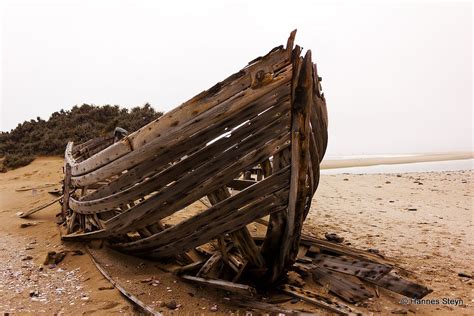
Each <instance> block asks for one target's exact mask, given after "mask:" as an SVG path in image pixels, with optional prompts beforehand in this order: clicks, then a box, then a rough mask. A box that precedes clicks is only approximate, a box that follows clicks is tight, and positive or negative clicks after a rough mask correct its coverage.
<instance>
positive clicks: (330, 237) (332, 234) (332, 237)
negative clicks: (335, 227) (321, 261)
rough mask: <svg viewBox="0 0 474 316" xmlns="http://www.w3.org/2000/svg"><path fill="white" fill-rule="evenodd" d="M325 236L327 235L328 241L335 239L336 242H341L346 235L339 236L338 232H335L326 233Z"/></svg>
mask: <svg viewBox="0 0 474 316" xmlns="http://www.w3.org/2000/svg"><path fill="white" fill-rule="evenodd" d="M324 237H326V239H327V240H328V241H333V242H336V243H341V242H343V241H344V237H341V236H339V235H338V234H335V233H325V234H324Z"/></svg>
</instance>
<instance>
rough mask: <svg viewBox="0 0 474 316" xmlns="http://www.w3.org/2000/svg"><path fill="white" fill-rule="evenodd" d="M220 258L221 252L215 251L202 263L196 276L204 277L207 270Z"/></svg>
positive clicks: (207, 272)
mask: <svg viewBox="0 0 474 316" xmlns="http://www.w3.org/2000/svg"><path fill="white" fill-rule="evenodd" d="M220 260H222V254H221V253H220V252H215V253H214V254H213V255H212V256H211V257H210V258H209V259H208V260H207V261H206V263H204V264H203V265H202V267H201V269H199V271H198V273H197V274H196V276H197V277H203V276H204V277H205V276H207V275H208V274H209V272H210V271H211V270H212V269H213V268H214V267H215V265H216V264H217V263H219V261H220Z"/></svg>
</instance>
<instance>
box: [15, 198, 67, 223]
mask: <svg viewBox="0 0 474 316" xmlns="http://www.w3.org/2000/svg"><path fill="white" fill-rule="evenodd" d="M62 198H63V196H62V195H61V196H59V197H58V198H56V199H54V200H51V201H49V202H46V203H44V204H41V205H39V206H36V207H34V208H32V209H30V210H28V211H26V212H21V213H19V215H18V217H20V218H25V217H28V216H30V215H32V214H34V213H36V212H38V211H41V210H43V209H45V208H47V207H48V206H51V205H53V204H54V203H57V202H59V201H61V199H62Z"/></svg>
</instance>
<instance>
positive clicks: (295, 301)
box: [290, 297, 300, 304]
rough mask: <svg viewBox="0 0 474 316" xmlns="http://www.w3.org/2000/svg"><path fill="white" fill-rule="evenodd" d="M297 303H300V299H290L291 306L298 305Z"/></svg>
mask: <svg viewBox="0 0 474 316" xmlns="http://www.w3.org/2000/svg"><path fill="white" fill-rule="evenodd" d="M299 301H300V299H299V298H296V297H295V298H292V299H291V301H290V303H291V304H296V303H298V302H299Z"/></svg>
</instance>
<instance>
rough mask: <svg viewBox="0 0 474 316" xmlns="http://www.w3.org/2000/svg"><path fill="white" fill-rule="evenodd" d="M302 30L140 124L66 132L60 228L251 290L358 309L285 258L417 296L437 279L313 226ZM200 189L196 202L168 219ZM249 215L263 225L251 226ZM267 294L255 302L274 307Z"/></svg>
mask: <svg viewBox="0 0 474 316" xmlns="http://www.w3.org/2000/svg"><path fill="white" fill-rule="evenodd" d="M295 33H296V31H293V32H292V33H291V35H290V37H289V38H288V41H287V44H286V46H285V47H284V46H283V45H282V46H278V47H275V48H274V49H272V50H271V51H270V52H269V53H268V54H266V55H265V56H263V57H259V58H256V59H254V60H252V61H251V62H250V63H249V64H248V65H247V66H246V67H245V68H243V69H242V70H240V71H238V72H236V73H235V74H233V75H231V76H229V77H228V78H226V79H225V80H223V81H221V82H219V83H217V84H216V85H214V86H213V87H211V88H210V89H209V90H206V91H204V92H202V93H200V94H198V95H197V96H195V97H193V98H192V99H190V100H189V101H187V102H185V103H183V104H182V105H180V106H178V107H176V108H175V109H173V110H172V111H170V112H168V113H166V114H164V115H163V116H162V117H160V118H158V119H157V120H155V121H153V122H151V123H149V124H148V125H146V126H143V127H142V128H140V129H139V130H137V131H135V132H133V133H130V134H129V133H128V132H127V131H125V130H123V129H120V128H118V129H116V132H115V134H114V135H113V136H110V137H101V138H96V139H91V140H89V141H87V142H85V143H83V144H74V143H72V142H70V143H68V145H67V148H66V151H65V164H64V171H65V176H64V183H63V193H62V194H63V195H62V196H61V197H60V198H58V199H57V200H55V201H58V200H61V202H62V212H61V218H62V221H61V225H62V227H63V231H64V232H63V235H62V238H63V239H64V240H72V241H77V240H79V241H87V240H96V239H99V240H103V241H105V242H106V244H107V245H108V246H109V247H112V248H113V249H116V250H118V251H121V252H124V253H127V254H131V255H135V256H141V257H146V258H151V259H158V260H167V261H171V262H174V263H176V266H177V268H176V273H178V274H180V275H181V276H182V277H183V278H184V279H187V280H189V281H191V282H197V283H200V284H206V285H210V286H215V287H218V288H223V289H225V290H228V291H231V292H235V293H239V294H243V295H255V293H256V292H257V290H260V289H268V288H275V287H278V288H279V289H280V291H283V292H284V293H286V294H288V295H293V296H296V297H298V298H301V299H303V300H305V301H307V302H310V303H313V304H316V305H317V306H319V307H323V308H326V309H329V310H330V311H333V312H336V313H340V314H350V313H352V312H353V311H352V309H351V307H348V306H346V305H344V304H342V303H339V302H337V301H335V300H334V299H332V298H330V297H328V296H325V295H323V294H321V293H315V292H311V291H309V290H305V289H303V288H302V287H298V286H297V285H298V284H296V285H295V284H294V283H293V284H287V283H286V282H287V272H288V271H290V270H292V271H297V272H298V273H299V274H300V275H302V276H307V275H312V277H313V279H314V280H315V282H317V283H319V284H321V285H323V286H325V287H327V288H328V289H329V291H330V292H331V293H333V294H335V295H336V296H338V297H340V298H342V299H344V300H345V301H346V302H349V303H357V302H360V301H363V300H365V299H367V298H370V297H373V293H374V292H373V291H372V290H370V289H369V288H370V287H374V286H375V287H377V286H378V287H384V288H387V289H389V290H391V291H393V292H396V293H399V294H402V295H405V296H407V297H410V298H421V297H423V296H425V295H426V294H428V293H430V291H431V290H429V289H428V288H426V287H425V286H422V285H419V284H417V283H415V282H412V281H409V280H407V279H405V278H403V277H402V275H407V274H406V271H404V270H403V269H402V268H400V267H398V266H397V265H396V264H395V263H393V262H391V261H390V260H388V259H385V258H383V256H382V255H380V254H376V253H370V252H367V251H362V250H357V249H351V248H348V247H347V246H344V245H342V244H337V243H334V242H330V241H326V240H322V239H318V238H315V237H314V236H309V235H308V234H304V233H302V228H303V223H304V221H305V218H306V216H307V215H308V212H309V209H310V205H311V201H312V199H313V195H314V194H315V191H316V189H317V187H318V183H319V178H320V163H321V161H322V159H323V157H324V154H325V151H326V146H327V141H328V133H327V130H328V115H327V109H326V100H325V97H324V93H323V91H322V88H321V77H320V76H319V75H318V71H317V67H316V64H314V63H313V61H312V55H311V51H310V50H307V51H306V53H305V54H304V55H302V49H301V47H300V46H298V45H294V39H295ZM55 201H53V202H55ZM194 203H201V207H202V208H201V209H200V211H199V212H187V213H186V216H178V217H176V218H175V220H174V221H171V222H172V224H170V221H168V219H169V218H171V217H173V216H176V214H179V213H180V212H181V213H182V212H183V211H182V210H184V211H185V212H186V208H187V207H189V206H190V205H193V204H194ZM34 211H36V210H34ZM31 213H32V212H28V213H27V214H25V216H26V215H29V214H31ZM176 219H177V220H176ZM251 223H256V224H258V225H261V226H263V227H264V230H263V231H264V233H261V234H257V233H255V232H251V230H250V229H249V228H248V227H249V224H251ZM397 271H398V272H397ZM354 277H355V278H358V280H360V281H364V282H365V283H364V284H365V285H363V284H360V282H359V283H354V282H353V281H352V279H351V278H354ZM129 297H130V295H129ZM249 302H250V301H247V302H246V304H249ZM262 304H264V303H262V302H258V303H256V302H254V305H253V307H255V308H257V309H258V308H259V306H260V307H261V308H260V309H264V310H274V309H272V308H273V307H271V306H269V305H268V304H267V305H262ZM262 306H263V307H262Z"/></svg>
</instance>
